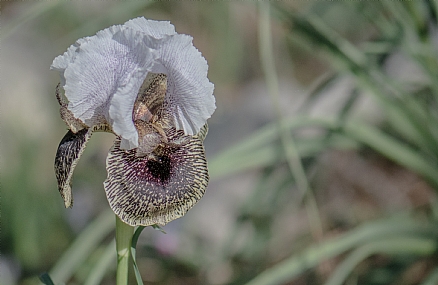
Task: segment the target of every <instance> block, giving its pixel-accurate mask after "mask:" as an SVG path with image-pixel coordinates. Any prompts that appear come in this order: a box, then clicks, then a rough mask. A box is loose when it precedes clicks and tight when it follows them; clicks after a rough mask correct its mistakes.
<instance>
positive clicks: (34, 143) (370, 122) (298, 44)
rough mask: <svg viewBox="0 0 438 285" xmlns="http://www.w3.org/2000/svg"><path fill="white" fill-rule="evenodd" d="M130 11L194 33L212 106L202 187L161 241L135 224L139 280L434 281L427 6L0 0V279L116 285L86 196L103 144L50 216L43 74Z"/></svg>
mask: <svg viewBox="0 0 438 285" xmlns="http://www.w3.org/2000/svg"><path fill="white" fill-rule="evenodd" d="M84 6H85V7H84ZM137 16H145V17H146V18H151V19H156V20H170V21H171V22H172V23H173V24H174V25H175V27H176V29H177V31H178V32H179V33H186V34H190V35H192V36H193V37H194V44H195V46H196V47H197V48H198V49H199V50H200V51H201V52H202V53H203V55H204V56H205V58H206V59H207V61H208V63H209V66H210V68H209V78H210V80H211V81H212V82H214V83H215V96H216V99H217V106H218V108H217V111H216V113H215V115H214V116H213V117H212V118H211V119H210V120H209V125H210V132H209V135H208V137H207V139H206V141H205V147H206V152H207V156H208V161H209V169H210V174H211V183H210V185H209V188H208V190H207V193H206V194H205V197H204V198H203V199H202V200H201V202H200V203H199V204H198V205H197V206H196V207H194V208H193V209H192V210H191V211H190V212H189V213H188V214H187V215H186V216H185V217H184V218H182V219H179V220H177V221H174V222H172V223H170V224H169V225H167V226H165V227H164V231H165V232H166V234H163V233H162V232H160V231H155V230H153V229H152V228H146V229H144V230H143V232H142V233H141V235H140V236H139V240H138V243H137V247H136V256H137V258H136V265H137V267H138V271H139V272H140V273H141V275H142V277H143V283H144V284H251V285H255V284H260V285H261V284H297V285H298V284H328V285H334V284H375V285H377V284H422V285H429V284H437V283H438V263H437V256H436V252H437V249H438V244H437V241H438V203H437V191H438V53H437V51H438V25H437V17H438V6H437V4H436V2H434V1H372V2H369V1H357V2H354V1H338V2H336V1H335V2H321V1H285V2H281V1H280V2H273V3H272V4H269V3H268V2H262V3H256V2H254V3H253V2H223V1H217V2H192V1H178V2H161V1H157V2H154V1H150V2H149V1H148V2H145V1H123V2H119V1H114V2H107V1H104V2H102V1H90V2H84V1H70V2H64V1H42V2H39V1H37V2H18V1H17V2H14V1H9V2H4V3H2V20H1V21H2V33H1V35H0V39H1V51H0V61H1V69H0V80H1V83H2V88H1V96H2V97H1V98H2V103H1V105H0V108H1V112H0V121H1V140H0V142H1V148H0V157H1V161H0V168H1V206H2V207H1V232H0V239H1V243H0V250H1V252H2V255H1V256H0V263H1V267H2V270H1V271H2V274H1V275H0V283H1V284H5V285H9V284H26V285H27V284H41V283H39V280H38V275H39V274H41V273H43V272H46V271H47V272H49V274H50V276H51V278H52V279H53V280H54V281H55V283H56V284H61V283H62V282H64V283H65V284H115V283H114V281H113V280H115V278H114V276H115V265H116V260H115V251H114V241H113V237H114V228H113V227H114V217H113V214H112V213H111V212H110V211H109V207H108V205H107V202H106V199H105V195H104V191H103V187H102V182H103V181H104V180H105V177H106V171H105V168H104V166H103V165H104V162H105V157H106V155H107V152H108V149H109V148H110V146H111V145H112V140H113V137H112V136H111V135H105V134H97V135H95V138H94V139H93V140H92V141H91V142H90V144H89V147H88V148H87V150H86V151H85V153H84V157H83V159H82V160H81V162H80V163H79V165H78V167H77V171H76V173H75V184H74V187H73V191H74V192H75V193H74V195H75V206H74V207H73V209H64V208H63V203H62V199H61V198H60V197H59V193H58V191H57V187H56V180H55V176H54V172H53V160H54V155H55V151H56V148H57V143H58V142H59V140H60V139H61V138H62V136H63V135H64V133H65V131H66V127H65V126H64V125H63V122H62V120H61V119H60V118H59V114H58V106H57V103H56V100H55V94H54V90H55V86H56V84H57V83H58V77H57V75H56V74H54V73H52V72H50V71H49V66H50V64H51V62H52V60H53V58H54V57H55V56H57V55H59V54H61V53H62V52H64V51H65V49H66V48H67V47H68V46H69V45H70V44H72V43H73V42H74V41H75V40H76V39H78V38H81V37H84V36H90V35H93V34H95V33H96V32H97V31H98V30H101V29H103V28H106V27H108V26H110V25H113V24H122V23H124V22H125V21H127V20H128V19H131V18H134V17H137ZM132 275H133V276H132V283H133V284H135V282H136V281H135V280H136V279H135V277H134V274H132Z"/></svg>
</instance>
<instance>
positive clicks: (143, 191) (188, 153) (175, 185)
mask: <svg viewBox="0 0 438 285" xmlns="http://www.w3.org/2000/svg"><path fill="white" fill-rule="evenodd" d="M205 132H206V128H203V132H202V134H204V133H205ZM166 136H167V138H168V140H169V142H168V143H162V144H160V145H159V146H158V147H157V148H156V149H155V151H154V152H153V153H151V154H150V155H146V156H142V157H138V156H137V155H136V150H135V149H133V150H128V151H126V150H121V149H120V140H119V139H117V140H116V141H115V143H114V146H113V148H112V149H111V150H110V153H109V155H108V158H107V171H108V178H107V179H106V180H105V182H104V188H105V192H106V195H107V199H108V202H109V204H110V206H111V208H112V209H113V211H114V212H115V213H116V214H117V215H118V216H119V217H120V219H121V220H122V221H124V222H125V223H127V224H130V225H132V226H137V225H143V226H148V225H153V224H160V225H164V224H166V223H168V222H170V221H172V220H174V219H177V218H179V217H182V216H183V215H184V214H185V213H186V212H187V211H188V210H189V209H190V208H191V207H193V205H195V204H196V203H197V202H198V201H199V199H200V198H201V197H202V196H203V195H204V192H205V189H206V187H207V184H208V180H209V177H208V170H207V161H206V159H205V154H204V147H203V143H202V138H203V137H201V138H199V137H198V136H193V137H191V136H184V135H183V132H182V131H176V130H175V129H169V130H166ZM180 142H183V143H180Z"/></svg>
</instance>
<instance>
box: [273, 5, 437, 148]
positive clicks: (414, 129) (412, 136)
mask: <svg viewBox="0 0 438 285" xmlns="http://www.w3.org/2000/svg"><path fill="white" fill-rule="evenodd" d="M275 7H277V9H276V11H277V14H278V15H279V19H280V20H282V21H284V22H285V23H286V24H287V25H288V26H289V29H290V30H291V32H293V33H294V36H295V37H297V38H299V37H302V38H303V40H304V41H305V42H307V44H308V45H309V46H310V45H313V46H316V47H318V48H321V49H324V50H325V51H326V52H327V55H328V58H329V59H330V60H331V62H332V63H333V64H334V66H337V67H338V69H339V70H340V72H343V73H345V72H348V73H350V74H352V75H354V76H355V78H356V80H357V82H358V84H359V85H360V86H361V87H362V88H364V89H365V90H369V91H370V94H371V95H373V96H374V98H375V99H376V100H377V102H378V103H379V105H380V106H381V107H382V109H383V110H384V113H385V115H386V116H387V118H388V120H389V121H390V122H391V125H392V126H393V127H394V129H395V130H397V131H398V132H399V133H400V134H402V135H403V136H404V137H405V138H406V139H408V140H409V141H413V142H414V143H416V144H419V145H420V146H422V147H423V148H425V149H431V150H434V149H435V148H436V145H437V143H436V141H435V140H429V136H427V134H428V132H427V130H425V131H422V130H423V129H424V123H425V122H424V120H418V119H419V118H421V117H422V116H421V115H422V114H421V110H417V109H415V108H414V109H413V108H412V107H410V106H408V105H406V104H403V102H402V101H400V100H401V98H404V97H405V98H406V97H408V95H407V94H405V92H404V91H403V90H402V89H401V88H399V87H398V83H397V82H394V80H392V79H390V78H388V76H386V75H385V74H384V73H382V71H381V70H380V69H379V68H378V67H377V66H374V65H373V64H371V62H370V61H368V60H367V57H366V55H365V54H364V53H363V52H361V51H360V50H358V49H357V48H356V47H354V46H353V45H352V44H350V43H349V42H348V41H346V40H345V39H344V38H342V37H341V36H339V35H338V34H337V33H336V32H335V31H333V30H331V29H330V28H329V26H328V25H325V24H324V22H322V20H321V19H320V18H318V17H317V16H316V15H312V14H309V15H306V17H303V16H300V15H298V14H296V13H294V12H291V11H288V10H286V9H285V8H283V7H282V6H280V5H279V4H278V3H276V4H275ZM382 84H383V85H382ZM388 90H390V91H391V92H392V93H394V92H395V93H394V94H395V95H396V96H388V94H387V91H388ZM413 113H414V116H413Z"/></svg>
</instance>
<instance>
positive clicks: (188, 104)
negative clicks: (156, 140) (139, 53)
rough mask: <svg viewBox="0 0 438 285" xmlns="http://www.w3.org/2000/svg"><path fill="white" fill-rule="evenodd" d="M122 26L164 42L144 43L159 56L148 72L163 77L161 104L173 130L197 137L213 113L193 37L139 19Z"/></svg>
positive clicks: (167, 24)
mask: <svg viewBox="0 0 438 285" xmlns="http://www.w3.org/2000/svg"><path fill="white" fill-rule="evenodd" d="M124 25H126V26H129V27H132V28H134V29H138V30H139V31H142V32H144V33H146V34H150V35H152V36H153V37H154V38H157V39H164V40H163V41H152V42H147V43H145V44H146V45H148V46H150V47H152V48H154V49H157V50H158V51H159V54H160V55H159V58H158V62H157V63H156V65H154V68H153V69H152V72H154V73H165V74H166V75H167V80H168V82H167V86H168V87H167V88H168V90H167V94H166V99H165V104H166V109H167V112H168V113H170V114H171V117H172V118H173V122H174V124H175V127H176V128H177V129H178V130H184V132H185V134H187V135H195V134H197V133H198V132H199V130H200V129H201V128H202V127H203V126H204V124H205V123H206V121H207V119H208V118H210V117H211V115H212V114H213V112H214V110H215V109H216V105H215V98H214V96H213V90H214V85H213V83H211V82H210V81H209V80H208V78H207V72H208V64H207V61H206V60H205V58H204V57H203V56H202V54H201V53H200V52H199V51H198V50H197V49H196V48H195V47H194V46H193V43H192V42H193V38H192V37H191V36H188V35H182V34H176V33H175V29H174V26H173V25H172V24H170V22H164V21H153V20H147V19H145V18H142V17H141V18H136V19H133V20H130V21H128V22H126V23H125V24H124ZM166 35H169V36H168V37H166ZM145 40H148V38H145Z"/></svg>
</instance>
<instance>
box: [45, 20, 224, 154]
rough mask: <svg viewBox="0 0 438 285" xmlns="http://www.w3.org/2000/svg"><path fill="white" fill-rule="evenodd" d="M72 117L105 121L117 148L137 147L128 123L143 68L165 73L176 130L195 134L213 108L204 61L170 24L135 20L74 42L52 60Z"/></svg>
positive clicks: (167, 107) (134, 132) (170, 114)
mask: <svg viewBox="0 0 438 285" xmlns="http://www.w3.org/2000/svg"><path fill="white" fill-rule="evenodd" d="M51 69H54V70H57V71H59V72H60V75H61V84H62V85H63V87H64V90H65V96H66V98H67V99H68V101H69V103H68V109H69V111H71V113H72V114H73V116H74V117H75V118H77V119H79V120H81V121H82V122H83V123H84V124H86V125H87V126H89V127H92V126H93V125H96V124H100V123H102V122H104V123H108V124H109V125H110V126H111V128H112V130H113V131H114V132H115V133H116V134H117V135H119V136H120V137H121V148H123V149H132V148H135V147H137V146H138V133H137V130H136V128H135V126H134V122H133V121H132V111H133V107H134V102H135V100H136V98H137V93H138V91H139V88H140V86H141V85H142V83H143V81H144V79H145V78H146V76H147V73H148V72H153V73H165V74H166V75H167V92H166V97H165V102H164V107H165V110H166V113H167V116H168V117H170V118H172V121H173V122H172V123H173V124H174V126H175V127H176V128H177V129H178V130H184V132H185V134H187V135H195V134H197V133H198V132H199V130H200V129H201V127H202V126H204V124H205V123H206V120H207V119H208V118H210V116H211V115H212V113H213V112H214V110H215V108H216V106H215V98H214V96H213V89H214V85H213V84H212V83H211V82H210V81H209V80H208V78H207V71H208V65H207V62H206V61H205V59H204V58H203V57H202V55H201V53H200V52H199V51H198V50H197V49H196V48H195V47H194V46H193V44H192V37H190V36H187V35H179V34H177V33H176V32H175V28H174V26H173V25H172V24H170V22H165V21H153V20H147V19H145V18H136V19H133V20H130V21H128V22H126V23H125V24H124V25H123V26H120V25H119V26H112V27H110V28H108V29H105V30H102V31H100V32H98V33H97V34H96V35H95V36H92V37H86V38H82V39H80V40H78V41H77V42H76V43H75V44H74V45H72V46H70V47H69V48H68V50H67V52H65V53H64V54H63V55H61V56H58V57H57V58H55V60H54V61H53V63H52V66H51Z"/></svg>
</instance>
